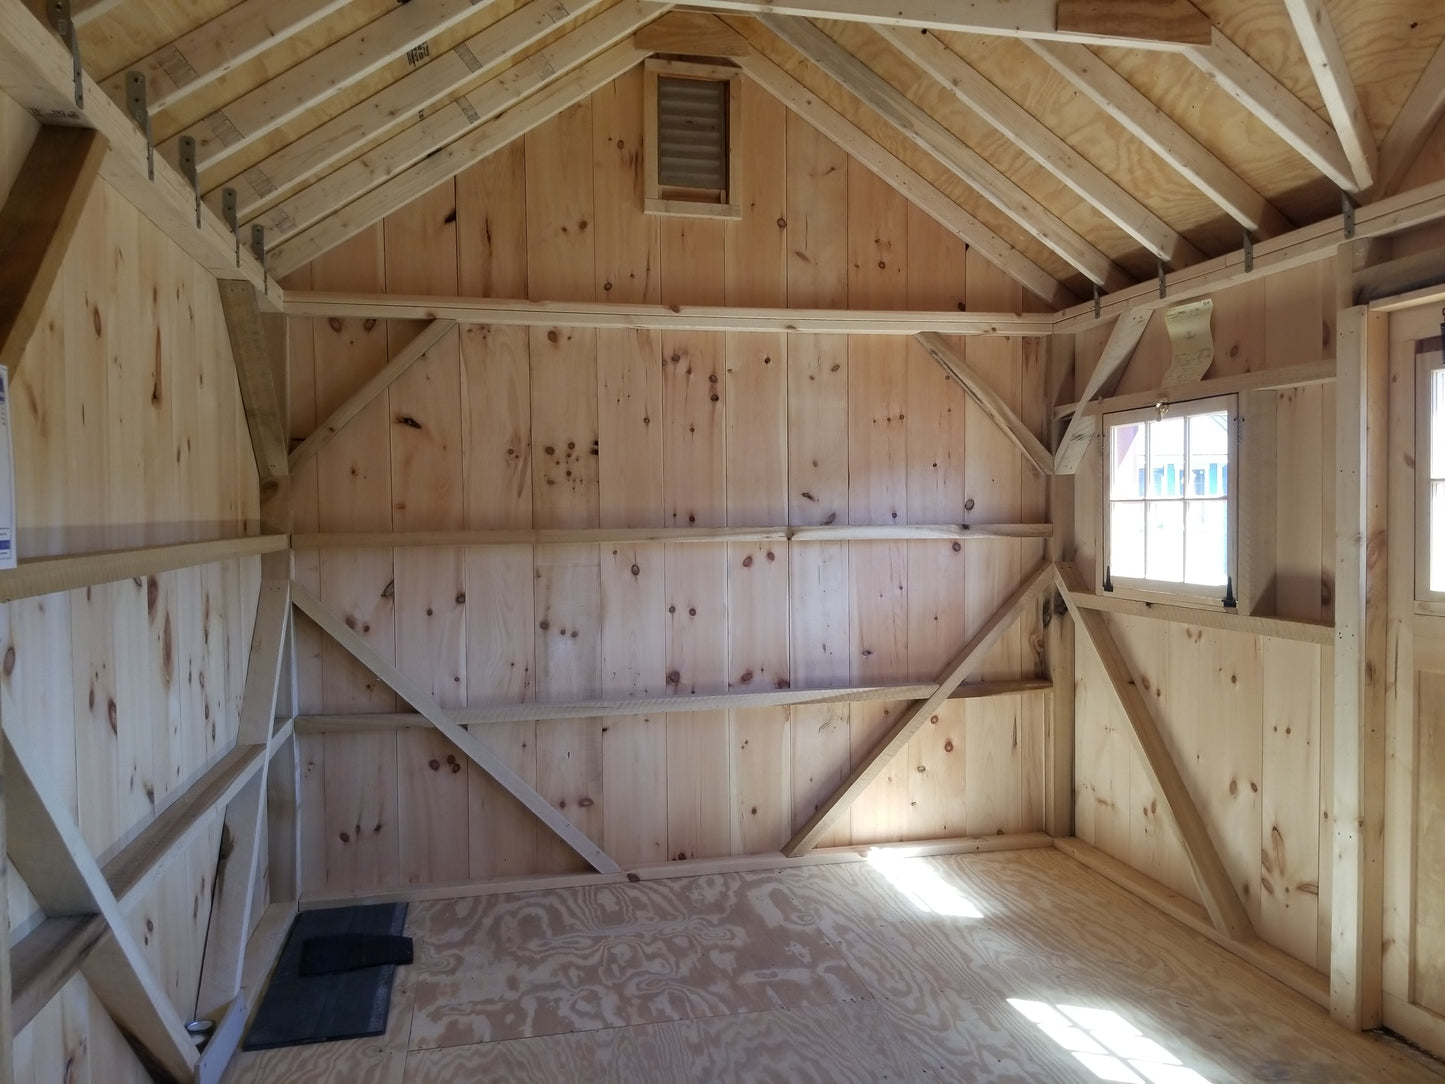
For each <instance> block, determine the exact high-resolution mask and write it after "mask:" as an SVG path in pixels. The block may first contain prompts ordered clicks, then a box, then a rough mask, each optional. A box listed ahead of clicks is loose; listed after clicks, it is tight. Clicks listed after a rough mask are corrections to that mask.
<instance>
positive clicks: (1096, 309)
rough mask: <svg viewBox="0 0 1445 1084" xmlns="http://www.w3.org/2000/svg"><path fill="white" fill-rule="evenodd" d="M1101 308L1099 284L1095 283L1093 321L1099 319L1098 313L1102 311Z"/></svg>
mask: <svg viewBox="0 0 1445 1084" xmlns="http://www.w3.org/2000/svg"><path fill="white" fill-rule="evenodd" d="M1103 308H1104V307H1103V305H1102V304H1100V302H1099V284H1098V283H1097V282H1096V283H1094V319H1095V320H1097V319H1098V318H1099V313H1101V312H1102V311H1103Z"/></svg>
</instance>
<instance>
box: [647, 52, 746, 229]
mask: <svg viewBox="0 0 1445 1084" xmlns="http://www.w3.org/2000/svg"><path fill="white" fill-rule="evenodd" d="M643 77H644V78H643V84H642V85H643V95H644V97H643V102H644V104H643V109H644V111H645V112H644V115H643V125H644V135H643V139H644V142H645V143H646V145H647V157H646V176H645V179H644V180H645V184H644V198H643V209H644V210H646V211H647V212H648V213H649V214H660V215H692V216H699V217H706V218H732V219H737V218H741V217H742V208H741V207H740V206H739V205H738V204H737V203H735V202H734V195H735V193H734V192H733V188H734V187H735V185H736V184H737V176H736V173H735V171H736V169H737V163H736V162H735V161H734V160H733V156H732V149H733V147H734V146H735V145H736V144H737V142H738V139H739V136H740V132H739V128H740V125H741V123H742V120H741V117H742V95H741V90H742V73H741V72H740V71H739V70H738V69H737V68H730V67H727V66H725V65H721V64H700V63H696V62H694V61H689V60H673V59H664V58H661V57H652V58H650V59H648V60H647V61H646V62H645V63H644V65H643Z"/></svg>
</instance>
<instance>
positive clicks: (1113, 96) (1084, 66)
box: [1026, 38, 1290, 239]
mask: <svg viewBox="0 0 1445 1084" xmlns="http://www.w3.org/2000/svg"><path fill="white" fill-rule="evenodd" d="M1026 44H1027V45H1028V46H1029V48H1031V49H1032V50H1033V51H1034V52H1035V53H1037V54H1038V55H1039V56H1040V57H1042V58H1043V59H1044V60H1045V61H1047V62H1048V63H1049V64H1050V65H1051V66H1052V67H1053V69H1054V70H1055V71H1056V72H1058V73H1059V74H1060V75H1062V76H1063V77H1064V78H1065V79H1067V80H1068V81H1069V82H1070V83H1071V84H1072V85H1073V86H1074V88H1075V89H1076V90H1078V91H1079V92H1080V93H1082V94H1084V95H1085V96H1086V97H1087V98H1088V99H1089V100H1090V101H1092V102H1093V103H1094V104H1095V105H1097V106H1098V107H1099V108H1100V109H1102V110H1103V111H1104V112H1105V113H1107V114H1108V115H1109V116H1110V117H1112V118H1113V119H1114V120H1116V121H1118V122H1119V124H1120V125H1122V126H1123V127H1124V128H1125V129H1127V130H1128V132H1129V133H1130V134H1131V135H1133V136H1134V137H1135V138H1136V139H1138V140H1139V141H1140V142H1142V143H1143V144H1144V145H1145V146H1146V147H1148V148H1149V149H1150V150H1151V151H1153V152H1154V153H1155V154H1157V155H1159V157H1160V158H1162V159H1163V160H1164V161H1165V162H1166V163H1168V165H1169V166H1170V167H1171V168H1173V169H1174V170H1175V171H1176V172H1178V173H1179V175H1180V176H1182V177H1183V178H1184V179H1185V180H1187V181H1188V182H1189V183H1190V184H1192V185H1194V187H1195V188H1197V189H1199V191H1201V192H1203V193H1204V194H1205V195H1206V196H1208V197H1209V198H1210V199H1211V200H1213V201H1214V202H1215V203H1216V204H1218V206H1219V207H1221V208H1222V209H1223V210H1224V211H1225V212H1226V213H1227V214H1229V215H1230V216H1231V217H1233V218H1234V220H1235V221H1236V222H1238V223H1239V224H1240V225H1241V226H1242V227H1244V228H1245V229H1247V230H1250V231H1251V232H1252V233H1253V234H1254V236H1255V238H1256V239H1259V238H1264V237H1275V236H1278V235H1279V234H1281V233H1284V232H1286V231H1287V230H1289V228H1290V224H1289V220H1288V219H1286V218H1285V217H1284V215H1283V214H1281V213H1280V212H1279V210H1278V209H1277V208H1276V207H1275V206H1274V205H1273V204H1272V203H1270V202H1269V201H1268V200H1267V199H1265V198H1264V197H1263V196H1262V195H1260V194H1259V193H1258V192H1256V191H1255V190H1254V189H1253V188H1252V187H1251V186H1250V184H1249V182H1247V181H1245V180H1244V179H1243V178H1242V177H1240V176H1239V174H1237V173H1235V172H1234V170H1232V169H1230V168H1229V167H1228V166H1227V165H1225V164H1224V163H1223V162H1222V161H1220V160H1219V158H1218V157H1217V156H1216V155H1215V154H1214V153H1213V152H1212V151H1210V150H1209V148H1208V147H1206V146H1204V144H1202V143H1200V142H1199V141H1198V140H1197V139H1195V138H1194V137H1193V136H1192V135H1190V134H1189V133H1188V132H1187V131H1185V130H1184V128H1183V126H1182V125H1180V124H1178V123H1177V122H1176V121H1175V120H1173V119H1172V118H1171V117H1170V116H1169V115H1168V114H1167V113H1165V112H1164V111H1163V110H1162V109H1160V108H1159V107H1158V106H1157V105H1155V104H1154V103H1153V102H1151V101H1150V100H1149V99H1148V98H1146V97H1145V96H1144V95H1143V94H1142V93H1140V92H1139V91H1138V90H1136V89H1135V87H1134V84H1132V83H1130V82H1129V80H1127V79H1125V78H1124V77H1123V76H1122V75H1120V74H1119V73H1118V72H1116V71H1115V70H1114V69H1113V68H1111V67H1109V65H1108V64H1106V63H1104V61H1103V60H1101V59H1100V58H1099V57H1098V56H1097V55H1096V54H1095V53H1094V52H1093V51H1092V50H1090V49H1087V48H1085V47H1084V46H1082V45H1074V44H1071V43H1068V42H1056V41H1043V40H1040V39H1038V38H1030V39H1027V40H1026Z"/></svg>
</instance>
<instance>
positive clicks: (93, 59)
mask: <svg viewBox="0 0 1445 1084" xmlns="http://www.w3.org/2000/svg"><path fill="white" fill-rule="evenodd" d="M237 2H238V0H146V2H145V3H135V2H134V0H132V2H130V3H122V4H119V5H117V6H116V7H114V8H111V9H110V10H108V11H107V12H106V13H105V14H104V15H101V16H100V17H98V18H96V19H92V20H87V21H86V22H84V23H83V24H81V26H80V55H81V57H82V58H84V61H85V70H86V71H87V72H89V73H90V75H91V76H92V77H93V78H94V79H95V81H96V82H101V81H102V80H103V79H104V78H105V77H106V76H108V75H111V74H113V73H114V72H118V71H122V70H124V69H125V68H127V67H129V66H130V65H131V64H133V63H135V62H136V61H137V60H139V59H140V58H141V57H143V56H149V55H150V54H151V53H153V52H155V51H156V50H157V49H159V48H160V47H161V46H162V45H165V44H166V43H167V42H171V41H175V40H176V39H177V38H178V37H180V36H181V35H182V34H184V33H186V32H187V31H190V30H194V29H195V28H196V27H198V26H200V25H201V24H202V23H204V22H206V21H207V20H209V19H214V18H215V17H216V16H217V15H219V14H221V12H223V11H226V10H227V9H229V8H232V7H235V6H236V3H237ZM33 9H34V5H32V10H33Z"/></svg>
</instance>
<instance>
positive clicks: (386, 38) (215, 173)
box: [159, 0, 491, 189]
mask: <svg viewBox="0 0 1445 1084" xmlns="http://www.w3.org/2000/svg"><path fill="white" fill-rule="evenodd" d="M490 2H491V0H477V2H476V3H473V2H472V0H429V2H426V3H423V2H421V0H418V2H417V3H414V4H403V5H401V6H399V7H395V8H393V9H392V10H390V11H388V12H387V13H386V14H385V15H382V16H381V17H380V18H378V19H375V20H373V21H372V22H370V23H368V24H367V25H366V26H363V27H361V28H359V29H357V30H354V31H352V32H351V33H350V34H348V35H346V37H344V38H342V39H341V40H340V41H337V42H333V43H332V44H331V45H328V46H327V47H326V48H324V49H322V50H320V51H319V52H315V53H312V54H311V55H309V56H308V57H306V59H304V60H302V61H301V62H300V63H299V64H296V65H295V66H293V67H290V68H287V69H286V70H285V71H284V72H282V73H281V74H279V75H277V76H275V77H274V78H272V79H269V80H267V81H266V82H264V83H262V84H261V85H260V86H258V87H256V88H255V89H254V90H251V91H248V92H247V93H245V94H243V95H241V97H239V98H236V99H235V100H234V101H231V102H228V103H226V105H225V107H224V108H222V109H218V110H217V111H216V112H214V113H212V114H210V115H209V116H207V117H205V118H203V119H202V120H200V121H197V122H196V123H195V124H192V125H191V126H190V127H188V128H186V129H185V130H184V131H183V132H181V133H179V134H178V135H176V136H174V137H173V138H171V139H168V140H166V141H165V142H163V143H162V144H161V145H160V148H159V150H161V151H163V152H164V153H165V155H166V157H167V158H170V159H172V160H174V159H175V157H176V155H177V154H178V153H179V145H180V137H181V136H182V135H189V136H191V137H193V138H194V139H195V141H196V167H197V169H199V171H200V175H201V187H202V188H203V189H210V188H214V187H215V186H216V184H217V183H219V182H220V181H221V180H222V179H223V178H224V177H226V176H228V174H229V172H230V170H229V169H228V166H229V164H230V162H231V161H233V160H234V159H235V157H236V156H237V155H238V154H239V153H240V152H241V151H243V150H245V148H247V147H249V146H250V145H251V144H253V143H254V142H255V141H256V140H258V139H260V138H261V137H262V136H264V135H266V134H267V133H268V132H273V131H275V130H276V129H277V128H279V127H281V126H282V125H283V124H286V123H287V122H288V121H291V120H294V119H296V118H297V117H300V116H301V115H303V114H304V113H307V112H308V111H310V110H312V109H315V108H316V107H317V106H318V105H320V104H322V103H323V102H325V101H326V100H327V99H328V98H331V97H332V96H333V95H336V94H338V93H340V92H341V91H343V90H345V89H346V88H347V87H350V86H353V85H355V84H356V83H358V82H360V81H361V80H363V79H365V78H366V77H367V76H369V75H371V74H372V73H374V72H377V71H380V70H381V69H382V68H383V67H385V66H386V65H387V64H389V63H391V62H392V61H395V60H398V59H400V58H403V57H405V56H406V55H407V52H408V51H409V50H411V49H413V48H415V47H416V46H418V45H422V44H424V43H425V42H426V41H427V40H428V39H429V38H431V37H433V36H435V35H436V34H440V33H445V32H446V31H447V30H448V29H450V28H451V27H454V26H456V25H457V24H458V23H461V22H463V21H464V20H466V19H468V18H471V17H472V16H474V15H475V14H476V12H477V11H478V10H479V9H480V8H482V7H485V6H486V5H487V4H489V3H490Z"/></svg>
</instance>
